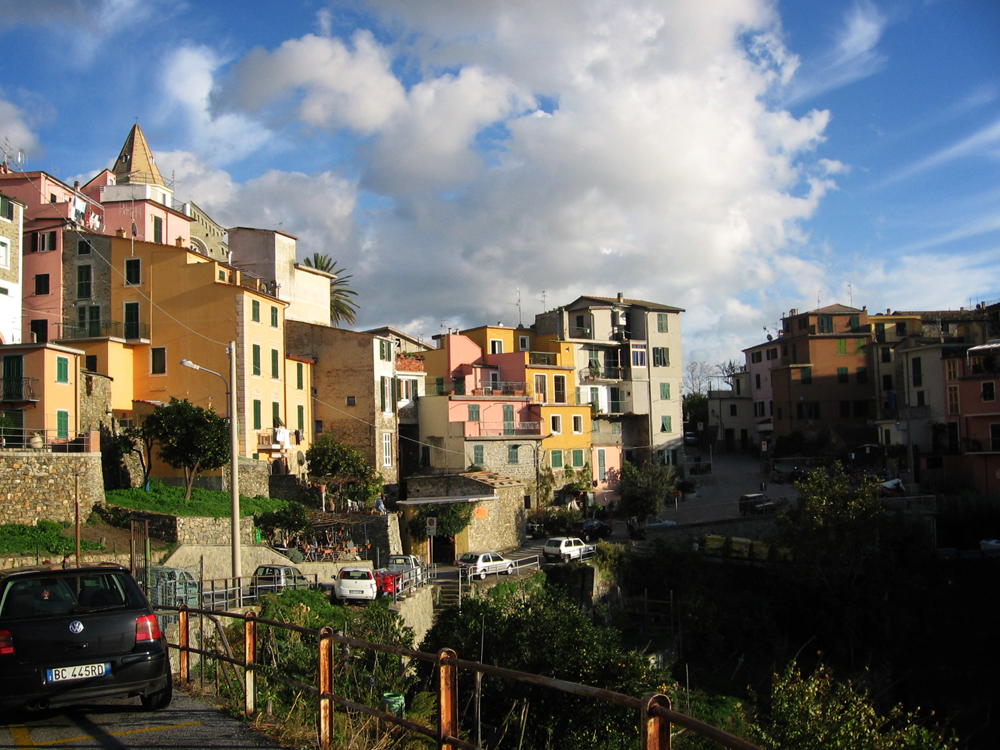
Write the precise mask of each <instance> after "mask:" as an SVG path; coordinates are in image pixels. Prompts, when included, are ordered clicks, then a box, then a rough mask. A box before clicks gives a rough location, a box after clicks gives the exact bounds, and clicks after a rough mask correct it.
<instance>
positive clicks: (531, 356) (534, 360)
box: [528, 352, 556, 365]
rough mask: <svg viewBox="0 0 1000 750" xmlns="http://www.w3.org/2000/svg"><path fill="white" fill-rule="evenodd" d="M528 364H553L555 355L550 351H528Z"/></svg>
mask: <svg viewBox="0 0 1000 750" xmlns="http://www.w3.org/2000/svg"><path fill="white" fill-rule="evenodd" d="M528 364H529V365H554V364H556V355H555V354H553V353H552V352H528Z"/></svg>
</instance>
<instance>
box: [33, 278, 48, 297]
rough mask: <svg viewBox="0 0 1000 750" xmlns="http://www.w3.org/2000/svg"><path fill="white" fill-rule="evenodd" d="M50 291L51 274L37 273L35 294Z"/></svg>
mask: <svg viewBox="0 0 1000 750" xmlns="http://www.w3.org/2000/svg"><path fill="white" fill-rule="evenodd" d="M48 293H49V275H48V274H47V273H39V274H35V294H48Z"/></svg>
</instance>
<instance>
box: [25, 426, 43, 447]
mask: <svg viewBox="0 0 1000 750" xmlns="http://www.w3.org/2000/svg"><path fill="white" fill-rule="evenodd" d="M44 446H45V441H44V440H43V439H42V433H41V432H39V431H37V430H36V431H35V432H33V433H31V436H30V437H29V438H28V447H29V448H34V449H35V450H38V449H40V448H42V447H44Z"/></svg>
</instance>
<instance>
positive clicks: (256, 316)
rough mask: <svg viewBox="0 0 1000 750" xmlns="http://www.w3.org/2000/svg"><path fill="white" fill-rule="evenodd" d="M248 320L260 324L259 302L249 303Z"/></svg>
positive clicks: (252, 301)
mask: <svg viewBox="0 0 1000 750" xmlns="http://www.w3.org/2000/svg"><path fill="white" fill-rule="evenodd" d="M250 320H252V321H253V322H254V323H260V300H256V299H255V300H251V301H250Z"/></svg>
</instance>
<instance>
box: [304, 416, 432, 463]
mask: <svg viewBox="0 0 1000 750" xmlns="http://www.w3.org/2000/svg"><path fill="white" fill-rule="evenodd" d="M322 433H323V420H322V419H314V420H313V434H314V435H321V434H322ZM424 465H425V466H430V462H429V461H428V463H426V464H424Z"/></svg>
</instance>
